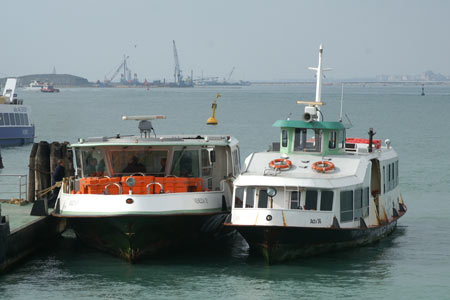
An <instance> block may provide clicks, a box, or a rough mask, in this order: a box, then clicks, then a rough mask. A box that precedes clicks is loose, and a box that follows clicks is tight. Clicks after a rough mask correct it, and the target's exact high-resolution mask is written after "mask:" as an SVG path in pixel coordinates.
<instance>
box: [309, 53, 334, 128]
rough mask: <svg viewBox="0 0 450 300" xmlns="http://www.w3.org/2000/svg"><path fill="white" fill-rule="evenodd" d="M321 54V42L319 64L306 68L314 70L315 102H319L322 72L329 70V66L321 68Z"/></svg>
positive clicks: (318, 108)
mask: <svg viewBox="0 0 450 300" xmlns="http://www.w3.org/2000/svg"><path fill="white" fill-rule="evenodd" d="M322 54H323V47H322V44H320V47H319V65H318V66H317V68H313V67H309V68H308V69H310V70H313V71H316V78H317V79H316V80H317V81H316V102H321V98H322V76H323V75H322V73H323V72H324V71H330V70H331V69H330V68H322ZM317 110H320V106H317ZM318 121H320V114H319V116H318Z"/></svg>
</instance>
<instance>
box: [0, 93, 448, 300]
mask: <svg viewBox="0 0 450 300" xmlns="http://www.w3.org/2000/svg"><path fill="white" fill-rule="evenodd" d="M420 89H421V87H420V86H409V87H381V86H380V87H363V86H353V87H346V89H345V101H344V111H345V113H346V114H347V115H348V117H349V118H350V120H351V122H352V123H353V125H354V127H353V128H352V129H351V130H350V132H349V133H348V136H355V137H356V136H364V137H365V136H367V131H368V129H369V127H374V129H375V131H376V132H377V134H376V136H375V137H376V138H380V139H382V140H384V139H386V138H389V139H390V140H391V141H392V146H393V147H395V149H396V150H397V152H398V153H399V154H400V176H401V177H400V186H401V189H402V191H403V197H404V199H405V202H406V204H407V206H408V213H407V215H406V216H405V217H403V218H402V219H401V220H400V221H399V227H398V229H397V231H396V232H395V233H394V234H393V235H391V236H390V237H388V238H386V239H384V240H382V241H381V242H379V243H377V244H374V245H371V246H367V247H362V248H357V249H352V250H348V251H344V252H339V253H332V254H326V255H322V256H319V257H313V258H308V259H300V260H297V261H294V262H289V263H285V264H280V265H275V266H267V265H265V264H264V263H263V261H262V260H259V259H255V258H252V257H249V256H248V249H247V246H246V243H245V242H244V241H242V240H239V239H238V240H236V242H235V244H234V246H233V247H232V248H230V249H226V250H224V251H223V252H220V253H219V252H215V253H211V252H197V253H182V254H179V255H177V256H175V257H164V258H160V259H149V260H146V261H144V262H142V263H139V264H136V265H129V264H128V263H125V262H123V261H122V260H120V259H117V258H115V257H111V256H109V255H107V254H103V253H99V252H96V251H95V250H91V249H89V248H86V247H84V246H83V245H80V244H79V243H78V241H77V240H76V239H75V238H74V236H73V234H71V233H70V232H68V233H67V234H65V236H64V238H63V239H61V240H60V241H58V242H57V244H56V245H53V247H52V249H51V250H48V251H43V252H42V253H39V254H37V255H35V256H33V257H32V258H31V259H29V260H27V261H26V262H25V263H23V264H21V265H20V266H19V267H17V268H15V269H14V270H13V271H12V272H10V273H8V274H6V275H4V276H1V277H0V299H43V298H46V299H61V298H63V297H64V298H67V299H80V298H88V297H89V298H107V299H129V298H137V299H174V298H186V299H211V298H216V299H298V298H302V299H330V298H332V297H336V298H338V299H340V298H351V299H360V298H368V299H379V298H384V297H389V298H393V299H449V294H450V250H449V249H450V186H449V178H450V163H449V161H450V159H449V153H450V121H449V119H448V117H447V114H448V112H449V111H450V86H444V87H426V88H425V92H426V94H427V95H426V96H425V97H421V96H420ZM314 90H315V88H314V86H312V85H311V86H250V87H243V88H196V89H153V90H150V91H146V90H145V89H62V91H61V93H59V94H54V95H52V94H50V95H48V94H41V93H38V92H25V91H22V92H20V94H19V96H20V98H23V99H24V100H25V102H26V103H27V104H28V105H30V106H31V107H32V111H33V120H34V122H35V124H36V132H37V138H36V141H37V142H38V141H40V140H46V141H69V142H75V141H76V140H77V138H78V137H88V136H103V135H114V134H116V133H118V132H120V133H121V134H134V133H137V122H136V121H122V120H121V116H122V115H123V114H129V115H133V114H164V115H166V116H167V119H166V120H161V121H155V122H154V123H153V125H154V127H155V129H156V133H157V134H176V133H215V132H216V133H229V134H233V135H234V136H235V137H236V138H237V139H238V140H239V141H240V145H241V154H242V157H241V160H242V161H243V160H244V158H245V157H246V156H247V155H248V154H250V153H251V152H253V151H258V150H265V149H267V147H268V145H269V144H271V143H272V142H273V141H276V140H278V134H279V132H278V129H277V128H273V127H272V126H271V125H272V124H273V122H274V121H275V120H277V119H284V118H286V117H287V116H288V115H289V114H290V113H291V112H292V115H291V118H293V119H295V118H300V116H301V113H302V106H299V105H297V104H296V100H300V99H302V100H313V99H314V98H313V97H314ZM217 92H221V94H222V97H221V98H219V101H218V109H217V112H216V117H217V119H218V121H219V125H218V126H216V127H207V126H206V125H205V123H206V120H207V118H208V117H209V116H210V111H211V102H212V100H213V99H214V97H215V94H216V93H217ZM323 93H324V95H323V98H324V100H325V101H326V106H325V107H324V109H323V113H324V117H325V118H324V119H325V121H333V120H336V119H337V118H338V117H339V105H340V104H339V102H340V93H341V91H340V87H337V86H336V87H334V86H330V87H328V86H327V87H324V91H323ZM29 152H30V147H29V146H25V147H15V148H9V149H3V150H2V155H3V162H4V165H5V169H3V170H1V171H0V174H12V173H23V174H27V164H28V156H29ZM0 184H1V183H0ZM0 189H1V186H0Z"/></svg>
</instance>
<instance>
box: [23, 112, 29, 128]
mask: <svg viewBox="0 0 450 300" xmlns="http://www.w3.org/2000/svg"><path fill="white" fill-rule="evenodd" d="M23 119H24V121H25V125H29V123H28V115H27V114H23Z"/></svg>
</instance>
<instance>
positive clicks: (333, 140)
mask: <svg viewBox="0 0 450 300" xmlns="http://www.w3.org/2000/svg"><path fill="white" fill-rule="evenodd" d="M336 135H337V133H336V131H334V130H332V131H330V133H329V138H328V148H329V149H336V140H337V136H336Z"/></svg>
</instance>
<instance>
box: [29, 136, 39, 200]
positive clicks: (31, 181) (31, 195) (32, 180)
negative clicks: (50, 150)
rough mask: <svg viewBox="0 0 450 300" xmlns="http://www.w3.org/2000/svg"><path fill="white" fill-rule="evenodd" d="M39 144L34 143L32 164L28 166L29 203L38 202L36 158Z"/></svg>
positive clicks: (31, 153) (31, 154)
mask: <svg viewBox="0 0 450 300" xmlns="http://www.w3.org/2000/svg"><path fill="white" fill-rule="evenodd" d="M38 146H39V144H38V143H34V144H33V147H32V148H31V152H30V162H29V164H28V199H27V200H28V202H34V200H36V186H35V178H36V176H35V175H36V172H35V158H36V152H37V149H38Z"/></svg>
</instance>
